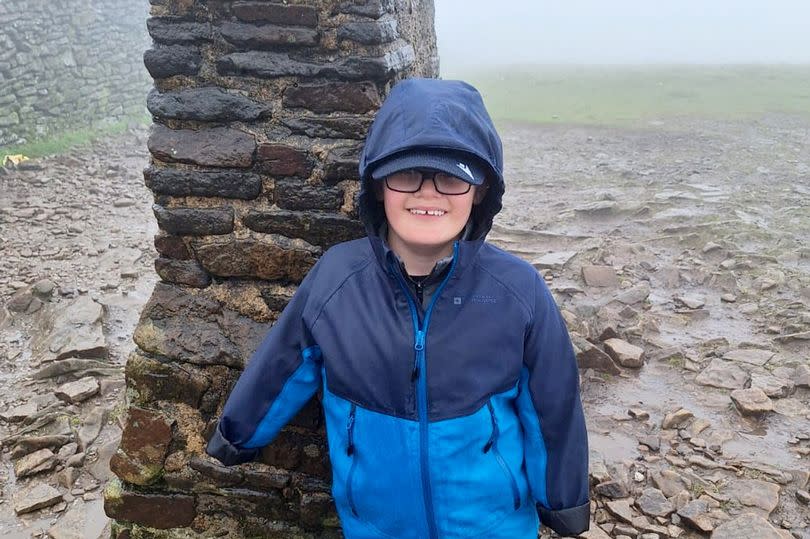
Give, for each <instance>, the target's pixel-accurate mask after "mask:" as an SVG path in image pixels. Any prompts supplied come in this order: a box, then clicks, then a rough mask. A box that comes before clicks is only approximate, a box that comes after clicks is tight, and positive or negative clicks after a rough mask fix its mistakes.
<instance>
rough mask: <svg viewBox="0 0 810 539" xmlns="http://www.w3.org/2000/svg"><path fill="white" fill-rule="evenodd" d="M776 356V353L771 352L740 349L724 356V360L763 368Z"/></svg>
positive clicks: (756, 349)
mask: <svg viewBox="0 0 810 539" xmlns="http://www.w3.org/2000/svg"><path fill="white" fill-rule="evenodd" d="M775 355H776V353H775V352H771V351H770V350H760V349H758V348H738V349H736V350H730V351H728V352H726V353H725V354H724V355H723V359H726V360H728V361H740V362H742V363H748V364H749V365H757V366H759V367H761V366H763V365H765V364H766V363H767V362H768V361H770V360H771V359H772V358H773V356H775Z"/></svg>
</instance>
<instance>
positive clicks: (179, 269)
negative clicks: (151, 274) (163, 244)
mask: <svg viewBox="0 0 810 539" xmlns="http://www.w3.org/2000/svg"><path fill="white" fill-rule="evenodd" d="M155 271H157V274H158V275H160V278H161V279H163V280H164V281H169V282H171V283H177V284H183V285H186V286H193V287H196V288H205V287H206V286H208V285H209V284H211V276H210V275H208V273H207V272H206V271H205V270H204V269H203V267H202V266H201V265H200V263H199V262H197V261H196V260H176V259H174V258H166V257H162V256H161V257H158V258H157V259H155Z"/></svg>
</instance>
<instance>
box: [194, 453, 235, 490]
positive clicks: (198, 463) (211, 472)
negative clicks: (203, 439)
mask: <svg viewBox="0 0 810 539" xmlns="http://www.w3.org/2000/svg"><path fill="white" fill-rule="evenodd" d="M188 464H189V466H190V467H191V468H192V469H193V470H196V471H198V472H200V473H201V474H202V475H204V476H206V477H208V478H210V479H212V480H213V481H214V483H216V485H217V486H220V487H232V486H235V485H238V484H240V483H241V482H242V481H243V479H244V474H243V473H242V470H240V469H239V468H236V467H226V466H223V465H222V464H220V463H219V462H217V461H215V460H212V459H210V458H208V459H205V458H202V457H196V456H195V457H192V458H191V460H190V461H189V463H188Z"/></svg>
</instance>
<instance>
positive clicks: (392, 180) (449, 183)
mask: <svg viewBox="0 0 810 539" xmlns="http://www.w3.org/2000/svg"><path fill="white" fill-rule="evenodd" d="M425 180H433V185H434V186H435V187H436V191H438V192H439V193H441V194H443V195H464V194H466V193H469V192H470V189H471V188H472V184H470V183H468V182H465V181H464V180H462V179H461V178H458V177H456V176H453V175H452V174H447V173H446V172H439V171H437V170H431V169H415V168H412V169H408V170H402V171H400V172H395V173H394V174H391V175H389V176H386V177H385V186H386V187H388V188H389V189H390V190H392V191H397V192H398V193H415V192H417V191H419V190H420V189H421V188H422V184H423V183H424V182H425Z"/></svg>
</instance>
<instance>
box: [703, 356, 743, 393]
mask: <svg viewBox="0 0 810 539" xmlns="http://www.w3.org/2000/svg"><path fill="white" fill-rule="evenodd" d="M748 378H749V375H748V372H746V371H745V370H744V369H743V368H742V367H740V366H739V365H737V364H736V363H732V362H731V361H724V360H722V359H720V358H714V359H713V360H712V361H711V363H709V365H708V366H707V367H706V368H705V369H703V370H702V371H701V372H700V374H698V375H697V377H696V378H695V381H696V382H697V383H699V384H701V385H704V386H712V387H719V388H723V389H742V388H744V387H745V384H746V383H748Z"/></svg>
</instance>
